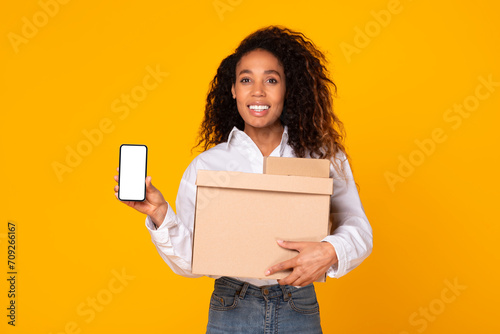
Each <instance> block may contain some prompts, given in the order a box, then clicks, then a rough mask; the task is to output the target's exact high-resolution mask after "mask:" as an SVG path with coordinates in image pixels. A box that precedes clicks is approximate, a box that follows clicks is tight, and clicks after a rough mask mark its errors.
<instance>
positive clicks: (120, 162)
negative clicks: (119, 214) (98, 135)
mask: <svg viewBox="0 0 500 334" xmlns="http://www.w3.org/2000/svg"><path fill="white" fill-rule="evenodd" d="M123 146H144V147H145V148H146V166H145V168H144V172H145V173H144V180H146V177H147V175H148V151H149V150H148V147H147V146H146V145H143V144H121V145H120V155H119V161H118V187H120V185H121V167H122V166H121V164H122V147H123ZM118 199H119V200H120V201H131V202H143V201H144V200H145V199H146V182H144V198H143V199H124V198H121V197H120V188H118Z"/></svg>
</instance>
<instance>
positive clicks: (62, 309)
mask: <svg viewBox="0 0 500 334" xmlns="http://www.w3.org/2000/svg"><path fill="white" fill-rule="evenodd" d="M47 2H49V1H47ZM41 3H45V2H44V1H43V0H42V1H41ZM50 3H51V2H50ZM221 4H225V5H226V7H225V11H223V12H220V11H221V10H222V9H219V13H218V12H217V10H216V8H215V5H218V6H222V5H221ZM391 6H393V5H392V4H391V3H390V2H389V1H380V0H372V1H355V2H348V1H344V2H338V1H336V2H332V1H315V0H310V1H306V2H304V1H264V0H232V1H230V0H220V1H213V0H206V1H174V2H172V1H168V2H162V1H149V0H145V1H139V2H118V1H115V2H112V3H110V2H105V1H104V2H103V1H95V0H92V1H76V0H75V1H69V2H68V3H67V4H60V5H59V8H58V11H57V13H55V14H54V15H53V17H49V16H47V15H46V17H47V18H48V20H47V22H44V21H43V13H42V14H40V13H39V12H40V11H42V10H43V9H42V5H41V4H40V3H39V2H37V1H34V0H32V1H17V2H16V1H14V2H3V4H2V5H1V7H2V8H1V10H0V35H1V36H2V38H1V39H0V40H1V42H0V43H1V45H0V57H1V58H0V60H1V61H0V76H1V77H0V103H1V104H0V106H1V107H0V108H1V121H0V145H1V146H0V152H1V163H0V175H1V179H2V183H1V195H0V196H1V197H0V203H1V204H0V242H1V244H0V263H2V265H1V266H0V267H1V270H2V275H0V276H1V277H2V279H1V283H0V296H1V298H0V309H1V310H2V311H1V312H0V315H1V317H0V319H2V320H1V324H0V328H1V330H0V331H1V332H2V333H54V334H55V333H109V332H116V333H140V332H147V333H186V332H187V333H201V332H203V331H204V329H205V326H206V320H207V315H208V303H209V298H210V294H211V291H212V290H211V289H212V285H213V280H212V279H209V278H200V279H188V278H184V277H180V276H176V275H175V274H173V273H172V272H171V270H170V269H169V268H168V266H167V265H166V264H165V263H164V262H163V261H162V260H161V258H160V257H159V255H158V254H157V252H156V250H155V248H154V247H153V245H152V243H151V241H150V237H149V234H148V232H147V230H146V228H145V227H144V218H145V217H144V216H143V215H142V214H140V213H137V212H135V211H133V210H132V209H129V208H127V207H126V206H124V205H122V204H121V203H119V202H118V201H117V200H116V199H115V197H114V195H113V190H112V188H113V186H114V185H115V182H114V181H113V175H115V168H116V167H117V165H118V148H119V145H120V144H122V143H143V144H147V145H148V147H149V164H148V174H149V175H152V177H153V183H154V184H155V185H156V186H157V187H158V188H159V189H160V190H161V191H162V192H163V194H164V196H165V198H166V199H167V200H168V201H169V202H170V203H172V204H174V201H175V196H176V193H177V187H178V183H179V180H180V178H181V175H182V173H183V172H184V170H185V168H186V167H187V165H188V164H189V162H190V161H191V160H192V159H193V157H194V155H195V154H197V153H196V152H194V153H193V154H191V151H190V150H191V148H192V146H193V144H194V142H195V138H196V134H197V130H198V127H199V124H200V121H201V118H202V113H203V108H204V100H205V96H206V92H207V89H208V84H209V81H210V80H211V79H212V77H213V75H214V74H215V71H216V69H217V67H218V65H219V63H220V61H221V60H222V59H223V58H224V57H225V56H227V55H228V54H229V53H231V51H232V50H233V49H234V48H235V47H236V46H237V45H238V43H239V42H240V41H241V39H242V38H244V37H245V36H246V35H248V34H249V33H251V32H253V31H254V30H256V29H257V28H260V27H262V26H265V25H269V24H282V25H285V26H288V27H290V28H292V29H295V30H299V31H302V32H304V33H305V34H306V35H307V36H309V37H310V38H311V39H312V40H313V41H314V42H315V43H316V44H317V45H318V46H319V47H320V48H321V49H322V50H323V51H324V52H325V53H326V54H327V56H328V59H329V60H330V65H329V66H330V67H329V68H330V70H331V72H332V75H333V79H334V81H335V82H336V83H337V85H338V87H339V96H338V99H337V100H336V110H337V112H338V114H339V117H340V118H341V120H343V121H344V123H345V126H346V129H347V147H348V152H349V153H350V155H351V157H352V166H353V169H354V175H355V178H356V181H357V182H358V184H359V185H360V187H361V192H360V195H361V198H362V201H363V204H364V207H365V210H366V213H367V215H368V218H369V219H370V222H371V224H372V226H373V230H374V251H373V254H372V255H371V256H370V257H369V258H368V259H367V260H366V261H365V262H364V263H363V264H362V265H361V266H360V267H359V268H357V269H355V270H354V271H353V272H351V273H350V274H348V275H347V276H345V277H342V278H341V279H339V280H337V279H329V280H328V282H327V283H326V284H317V285H316V288H317V291H318V298H319V301H320V305H321V314H322V324H323V328H324V331H325V333H384V334H387V333H397V334H403V333H406V334H408V333H410V334H413V333H421V332H425V333H429V334H430V333H446V332H449V333H493V332H498V331H499V330H500V324H499V322H498V300H499V298H500V294H499V289H498V269H497V265H498V263H499V252H498V235H499V232H500V228H499V226H498V214H497V212H496V209H497V207H498V204H497V201H498V189H499V183H498V176H497V175H496V173H497V171H498V157H497V155H498V151H499V150H498V147H497V145H498V143H499V130H498V122H499V115H498V111H499V106H500V87H498V86H496V87H494V88H492V90H493V91H492V92H490V94H489V95H488V97H487V98H484V99H482V100H480V101H479V105H478V106H475V107H476V108H473V109H474V110H473V111H472V112H470V116H469V117H462V118H460V120H461V123H460V124H458V121H459V120H458V119H455V121H453V122H451V121H450V120H449V119H448V121H447V120H446V115H448V116H451V114H447V110H448V109H449V108H452V107H453V105H454V104H463V103H464V101H468V102H469V103H472V102H474V98H473V96H474V95H475V92H476V88H477V87H478V86H479V85H480V84H481V81H480V80H479V77H483V78H485V79H487V78H488V77H489V76H491V78H492V80H493V81H495V82H499V81H500V63H499V59H500V40H499V35H498V32H499V31H500V23H499V22H498V12H499V9H500V8H499V5H498V4H497V3H496V2H495V1H492V0H491V1H481V0H478V1H472V2H458V1H455V2H453V1H438V2H436V1H428V0H427V1H424V0H414V1H409V0H401V2H400V4H399V6H396V7H397V11H398V13H396V14H391V18H390V22H388V23H387V24H384V26H383V25H381V24H380V23H377V21H376V20H375V16H377V15H375V16H374V14H373V12H372V11H374V12H375V13H379V12H380V11H383V10H385V11H387V10H388V9H390V8H392V7H391ZM52 11H53V12H55V11H56V10H55V7H54V6H53V7H52ZM219 14H220V15H219ZM34 17H35V19H36V20H38V21H37V22H38V24H39V25H40V27H38V28H37V29H38V31H37V32H36V33H34V32H33V31H31V37H30V38H27V39H26V40H25V41H24V42H25V43H21V44H20V45H17V46H16V47H15V46H13V44H12V42H11V41H10V39H12V36H14V35H13V34H16V35H18V36H22V33H23V25H25V24H26V23H25V22H26V20H28V21H30V22H33V20H34ZM23 18H26V20H24V19H23ZM377 27H378V28H377ZM26 29H27V28H25V30H26ZM365 29H372V30H368V31H369V33H370V35H371V36H372V37H370V36H369V38H368V40H366V39H365V40H364V43H363V41H361V40H360V39H362V38H361V37H359V36H358V37H356V36H357V34H359V31H360V30H361V31H365ZM25 32H26V31H25ZM356 43H357V46H358V47H357V52H356V53H354V54H352V55H350V56H346V54H345V52H343V51H342V48H341V46H342V45H344V46H345V45H347V44H349V45H351V46H354V47H356ZM359 46H360V47H359ZM16 49H17V52H16ZM148 66H149V67H150V68H153V69H154V68H156V67H159V68H160V69H161V71H163V72H168V76H167V77H165V78H164V79H163V81H162V82H161V83H159V84H158V86H157V88H155V89H153V90H151V91H148V95H147V96H146V97H145V99H144V100H143V101H141V102H139V103H138V105H137V107H136V108H133V109H132V108H130V113H129V114H128V115H126V117H122V118H120V116H123V113H121V112H118V113H117V112H114V110H115V109H116V108H115V109H113V107H112V104H113V102H114V101H115V100H116V99H120V98H121V96H122V94H130V93H131V91H133V90H134V89H135V91H136V92H138V91H139V90H140V88H137V87H138V86H139V87H140V86H141V85H142V82H143V79H144V77H145V76H146V75H147V74H148V72H147V67H148ZM152 82H153V81H151V83H152ZM490 88H491V87H490ZM479 89H480V92H481V93H482V94H483V95H482V96H483V97H484V94H486V93H487V92H489V91H488V90H487V89H486V88H485V87H482V88H479ZM471 101H472V102H471ZM476 101H477V100H476ZM455 117H456V115H455ZM106 119H108V122H111V125H110V127H111V128H112V130H111V131H108V132H109V133H105V134H103V137H102V140H101V141H100V142H99V141H97V140H96V143H97V144H96V145H92V146H91V147H90V148H89V147H88V146H87V149H88V150H91V152H87V153H88V154H87V155H86V156H84V157H82V160H81V161H80V162H79V163H78V164H76V163H75V165H76V167H74V168H72V170H71V171H68V172H66V173H64V174H62V180H61V181H60V180H59V179H58V177H57V175H56V173H55V171H54V169H53V164H54V162H58V163H61V164H66V163H65V159H66V156H67V154H68V153H67V147H68V146H69V147H70V148H72V149H76V148H77V147H78V145H80V148H81V149H82V150H83V149H84V148H82V147H84V146H85V141H86V140H87V139H86V137H85V135H84V134H83V132H82V131H84V130H86V131H92V130H94V129H98V128H99V124H100V122H102V121H103V120H104V122H106ZM435 129H442V132H443V133H444V136H445V138H446V139H445V140H441V142H439V143H436V144H435V148H434V149H433V150H431V149H430V148H429V149H428V151H429V152H430V153H429V154H425V155H422V154H423V153H418V151H419V147H418V146H417V144H416V142H415V141H423V142H427V143H428V140H430V138H432V133H433V131H435ZM438 131H439V130H438ZM426 140H427V141H426ZM410 156H411V157H412V159H413V160H414V161H418V166H416V167H414V170H413V171H410V172H408V171H407V172H406V173H405V175H406V176H404V177H402V176H401V175H400V177H401V179H398V180H399V181H401V182H397V183H395V184H393V185H392V187H391V186H390V183H389V182H388V181H387V175H388V174H387V173H393V174H394V175H397V174H398V168H399V165H400V163H401V162H400V161H401V160H400V159H406V160H408V159H410ZM422 157H423V158H422ZM418 158H420V160H418ZM415 159H417V160H415ZM403 180H404V181H403ZM8 221H15V222H16V223H17V229H18V230H17V241H18V244H17V245H18V248H17V251H18V252H17V260H16V262H17V270H18V272H19V274H18V277H17V283H18V285H17V292H18V295H17V306H18V308H17V322H16V327H15V328H12V327H11V326H8V325H7V320H8V319H7V317H6V315H7V310H6V308H7V306H8V304H7V303H8V299H7V290H8V286H7V281H6V278H7V274H6V272H7V270H8V269H7V267H6V261H7V243H6V236H7V222H8ZM122 271H124V272H125V273H126V275H128V276H130V277H133V279H132V278H130V277H129V280H126V281H125V283H120V282H119V281H117V280H116V279H115V274H114V273H116V272H122ZM454 282H455V283H457V284H459V285H460V286H461V288H460V290H458V292H456V293H453V292H452V291H451V290H449V288H448V285H447V284H453V283H454ZM120 284H122V285H120ZM110 286H111V287H110ZM443 296H444V297H443ZM93 299H95V300H97V303H98V304H97V306H98V309H99V311H94V316H93V318H92V319H91V316H90V313H89V312H90V311H89V310H90V309H91V308H90V306H89V305H90V304H89V303H90V302H89V300H90V301H91V300H93ZM99 300H101V302H104V304H103V303H99ZM426 310H427V312H430V313H428V315H427V316H424V315H422V314H423V313H421V312H426ZM85 312H87V313H85ZM82 313H83V315H82Z"/></svg>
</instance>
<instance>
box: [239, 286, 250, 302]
mask: <svg viewBox="0 0 500 334" xmlns="http://www.w3.org/2000/svg"><path fill="white" fill-rule="evenodd" d="M249 285H250V284H248V282H245V283H244V284H243V287H242V288H241V291H240V294H239V297H240V299H243V298H245V294H246V293H247V289H248V286H249Z"/></svg>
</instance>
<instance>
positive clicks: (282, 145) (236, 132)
mask: <svg viewBox="0 0 500 334" xmlns="http://www.w3.org/2000/svg"><path fill="white" fill-rule="evenodd" d="M242 134H243V135H245V136H247V134H246V133H245V132H244V131H241V130H240V129H238V128H237V127H235V126H233V129H232V130H231V132H230V133H229V136H228V137H227V142H226V148H229V145H230V144H231V141H234V139H235V138H237V137H238V136H239V135H242ZM247 137H248V136H247ZM287 143H288V127H287V126H286V125H285V126H284V127H283V134H282V135H281V142H280V156H283V151H284V149H285V146H286V144H287Z"/></svg>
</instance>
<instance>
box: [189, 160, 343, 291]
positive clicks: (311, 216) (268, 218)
mask: <svg viewBox="0 0 500 334" xmlns="http://www.w3.org/2000/svg"><path fill="white" fill-rule="evenodd" d="M284 160H286V161H284ZM303 160H309V161H308V162H304V161H303ZM311 162H312V163H311ZM265 165H266V171H268V172H269V171H272V173H273V174H278V175H271V174H253V173H241V172H228V171H206V170H199V171H198V175H197V180H196V184H197V195H196V213H195V228H194V236H193V239H194V240H193V259H192V272H193V273H194V274H201V275H217V276H233V277H247V278H259V279H280V278H284V277H286V276H288V275H289V274H290V272H291V271H283V272H279V273H275V274H273V275H270V276H265V274H264V272H265V271H266V269H267V268H269V267H271V266H272V265H274V264H277V263H279V262H282V261H285V260H288V259H291V258H293V257H294V256H296V255H297V254H298V253H297V252H296V251H293V250H288V249H284V248H281V247H280V246H278V244H277V243H276V240H278V239H282V240H290V241H321V240H322V239H323V238H324V237H325V236H326V235H328V218H329V210H330V195H331V194H332V193H333V179H330V178H328V174H326V177H325V176H324V175H325V170H326V169H325V166H327V168H328V173H329V161H328V160H326V163H325V160H318V159H297V158H273V159H265ZM290 165H295V166H290ZM307 166H310V167H311V170H312V171H313V172H312V173H313V174H314V175H315V177H311V176H304V175H303V174H306V172H307ZM318 171H320V172H318ZM292 172H293V173H295V172H297V173H301V176H296V175H289V173H292ZM279 174H286V175H279ZM317 175H322V176H321V177H318V176H317ZM318 281H323V282H324V281H325V277H323V278H322V279H320V280H318Z"/></svg>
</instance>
